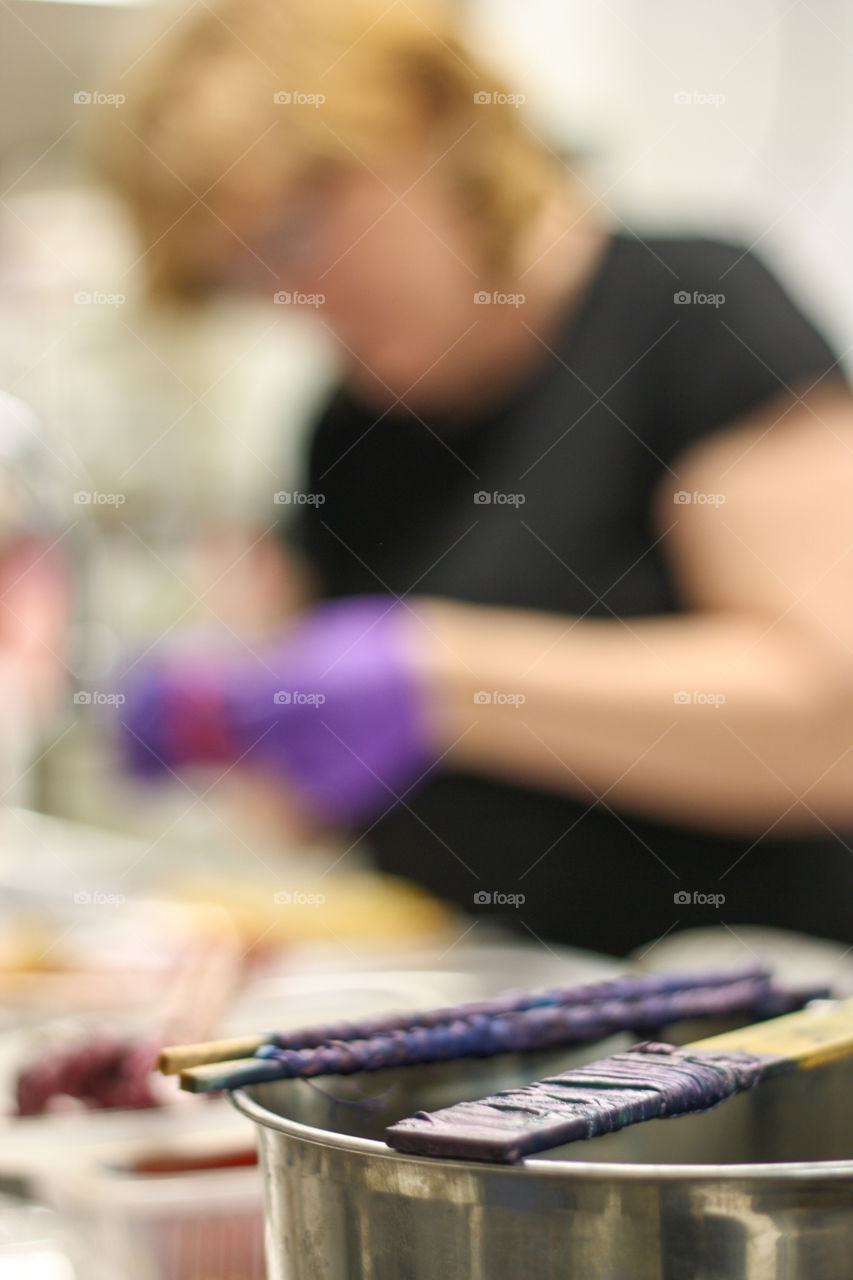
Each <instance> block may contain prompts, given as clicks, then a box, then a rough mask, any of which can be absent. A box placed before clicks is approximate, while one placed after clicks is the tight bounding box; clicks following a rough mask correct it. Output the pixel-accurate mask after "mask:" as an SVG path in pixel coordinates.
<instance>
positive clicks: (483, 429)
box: [283, 235, 853, 954]
mask: <svg viewBox="0 0 853 1280" xmlns="http://www.w3.org/2000/svg"><path fill="white" fill-rule="evenodd" d="M549 346H550V347H551V354H549V353H548V352H546V351H544V350H543V358H542V362H541V364H540V365H539V367H537V368H536V369H535V370H534V371H533V372H532V373H531V374H530V376H529V377H528V379H527V381H526V382H525V384H524V386H523V387H522V388H521V389H520V390H518V391H517V392H516V393H514V394H513V395H512V397H511V398H509V399H508V400H507V402H506V403H505V404H504V405H503V406H502V408H501V409H500V411H499V412H492V413H489V414H488V415H487V416H483V417H481V418H479V419H478V420H476V421H470V422H468V423H466V424H464V425H463V426H460V425H459V424H454V425H453V426H452V427H450V426H449V425H448V424H447V423H444V424H442V423H441V422H440V421H439V420H438V419H435V418H431V419H430V420H429V421H427V420H426V419H424V418H423V417H422V416H420V417H419V416H416V415H414V414H412V413H409V412H408V411H406V410H404V409H402V408H401V407H400V406H398V407H397V408H396V410H394V411H393V412H390V413H386V414H384V415H380V414H376V413H373V412H371V411H369V410H367V409H365V408H364V407H363V406H361V405H359V404H357V403H355V402H354V401H353V400H352V399H351V398H350V396H349V395H348V394H347V393H346V391H345V390H339V391H338V392H336V393H335V395H334V396H333V397H332V399H331V401H330V402H329V404H328V406H327V408H326V410H325V412H324V413H323V415H322V417H321V419H320V421H319V423H318V425H317V427H316V429H315V431H314V432H313V435H312V438H311V444H310V461H309V468H308V472H309V474H308V476H307V478H306V488H307V489H308V490H309V491H310V492H312V493H321V494H323V495H324V497H325V501H324V503H323V504H322V505H320V506H308V505H305V506H302V507H300V508H299V511H298V514H297V517H296V519H295V521H294V523H293V524H292V525H290V526H289V527H287V528H286V529H284V530H283V533H284V536H285V537H286V538H287V539H288V540H289V541H291V542H292V543H295V545H297V546H298V547H299V548H300V549H301V550H302V551H303V552H304V554H305V555H306V556H307V557H308V558H309V560H310V561H311V563H312V564H313V566H314V568H315V570H316V571H317V573H318V575H319V578H320V581H321V582H322V584H323V589H324V592H325V594H327V595H328V596H340V595H348V594H358V593H376V592H379V593H383V592H389V593H390V592H393V593H395V594H397V595H403V594H406V593H409V592H414V593H416V594H429V595H439V596H446V597H451V598H455V599H460V600H467V601H472V602H475V603H480V604H486V605H488V604H493V605H501V606H517V607H519V608H530V609H539V610H547V611H551V612H554V613H557V614H569V615H573V616H578V615H586V616H588V617H591V618H620V617H630V616H632V615H633V616H643V615H650V614H658V615H660V614H667V613H672V612H677V611H679V610H681V609H682V608H683V607H684V606H683V605H682V603H681V602H680V600H679V598H678V591H677V587H676V585H675V583H674V581H673V577H672V574H671V571H670V569H669V566H668V564H667V560H666V558H665V554H664V550H663V548H662V546H661V545H660V544H659V543H656V541H655V540H656V537H657V532H656V530H655V529H654V528H653V527H652V521H651V516H650V501H651V497H652V493H653V490H654V489H655V487H656V485H657V484H658V482H659V481H660V479H661V477H662V475H663V473H664V471H665V469H666V468H667V467H670V468H673V464H675V463H676V462H677V459H678V457H679V455H680V454H682V453H683V451H684V450H685V449H686V448H687V447H688V446H690V445H691V444H692V443H694V442H695V441H697V440H699V439H701V438H702V437H704V436H707V435H709V434H710V433H712V432H714V431H715V430H716V429H718V428H721V427H723V426H725V425H727V424H729V423H731V422H733V421H735V420H736V419H737V418H739V417H741V416H742V415H744V414H746V413H748V412H749V411H750V410H753V409H756V408H758V407H759V406H760V405H762V404H763V403H766V402H767V401H768V400H770V399H771V398H773V397H775V396H776V395H778V394H779V393H782V392H784V391H785V390H786V389H789V388H792V389H794V390H796V391H798V392H802V390H803V389H804V388H805V387H808V386H810V385H811V384H813V383H817V382H818V381H819V380H820V379H825V380H826V381H829V380H830V379H832V378H835V377H840V374H839V373H838V371H837V367H836V364H837V362H836V357H835V355H834V353H833V352H832V351H831V350H830V348H829V346H828V345H827V343H826V342H825V341H824V340H823V338H822V337H821V336H820V335H819V333H818V332H817V331H816V330H815V328H814V327H813V326H812V325H811V324H810V323H809V321H808V320H806V319H805V318H804V316H803V315H802V314H801V313H800V311H799V310H798V309H797V308H796V307H795V306H794V304H793V303H792V302H791V300H790V299H789V297H788V296H787V295H786V293H785V292H784V291H783V289H782V288H781V287H780V285H779V284H778V283H777V281H776V280H775V279H774V278H773V276H772V275H771V274H770V273H769V272H768V271H767V269H766V268H765V267H764V266H763V265H762V264H761V263H760V261H759V260H758V259H757V258H756V257H755V256H754V255H753V254H752V253H750V252H746V251H744V250H742V249H740V248H737V247H734V246H732V245H729V244H724V243H720V242H716V241H709V240H700V239H664V238H650V239H646V240H639V239H635V238H632V237H630V236H626V235H614V236H613V237H612V238H611V240H610V242H609V245H608V248H607V250H606V253H605V255H604V257H603V259H602V261H601V262H600V264H599V266H598V267H597V269H596V272H595V275H594V278H593V279H592V281H591V283H590V284H589V285H588V286H587V288H586V290H585V293H584V297H583V299H582V302H581V304H580V306H579V307H575V308H574V309H573V310H572V311H571V312H569V311H568V310H567V312H566V314H565V316H564V318H563V322H562V323H561V324H560V325H559V326H558V332H557V333H556V334H552V335H551V338H550V340H549ZM674 470H676V471H677V465H676V466H675V467H674ZM674 487H675V488H678V485H677V483H675V484H674ZM483 495H486V497H487V499H489V500H483ZM519 495H520V496H519ZM522 499H523V501H522ZM407 806H408V807H404V806H400V805H398V806H396V808H395V809H394V810H393V811H392V812H391V813H390V814H388V816H387V817H385V818H384V819H383V820H382V821H381V822H380V823H379V824H378V825H377V826H375V827H374V828H373V829H372V830H371V831H370V832H369V834H368V836H367V839H368V841H369V845H370V847H371V849H372V850H373V853H374V856H375V858H376V860H377V862H378V863H379V865H380V866H381V867H383V868H384V869H386V870H389V871H394V872H397V873H400V874H404V875H407V876H410V877H412V878H414V879H416V880H419V881H421V882H422V883H423V884H425V885H427V886H429V887H430V888H432V889H433V890H435V891H436V892H437V893H439V894H441V895H442V896H444V897H447V898H449V899H452V900H455V901H457V902H459V903H460V904H461V905H462V906H463V907H464V908H465V909H467V910H469V911H474V912H483V913H491V914H498V913H499V914H501V915H502V916H503V917H504V918H505V919H509V920H512V921H515V922H516V923H517V924H518V926H519V928H521V929H522V930H530V931H532V933H534V934H535V935H537V936H539V937H541V938H543V939H553V940H557V941H560V942H564V943H568V944H575V945H579V946H584V947H591V948H595V949H598V950H603V951H611V952H614V953H617V954H618V953H624V952H625V951H627V950H628V949H630V948H633V947H635V946H637V945H640V944H642V943H644V942H647V941H650V940H651V939H653V938H655V937H657V936H659V935H661V934H663V933H665V932H667V931H669V930H673V929H677V928H683V927H690V926H695V925H699V924H706V923H717V922H720V921H725V923H726V924H728V925H730V926H733V927H736V925H737V923H738V922H740V923H764V924H772V925H778V926H783V927H790V928H796V929H802V930H804V931H807V932H811V933H814V934H818V935H823V936H827V937H836V938H839V939H842V940H844V941H845V942H853V839H851V837H850V835H849V833H847V834H845V835H844V838H842V836H839V837H838V838H834V837H833V836H832V835H830V833H829V832H826V833H821V834H819V835H816V836H814V837H810V838H796V839H793V838H792V839H770V838H765V839H761V840H757V841H756V840H754V839H752V838H746V837H732V838H725V837H720V836H717V835H711V834H707V833H704V832H702V831H701V830H699V829H697V830H689V829H687V828H685V827H679V826H676V825H671V824H668V823H665V822H652V821H648V820H646V819H640V818H638V817H636V816H635V815H633V814H631V813H628V812H619V811H615V809H614V807H613V806H610V805H608V804H593V805H591V806H590V805H589V804H588V803H584V802H581V801H577V800H573V799H570V798H567V797H565V796H559V795H555V794H550V793H547V792H545V791H538V790H535V789H532V788H530V787H527V786H512V785H509V784H507V783H506V782H498V781H492V780H489V779H486V778H483V777H479V776H472V775H466V774H462V773H451V772H445V773H444V774H442V775H440V776H439V777H437V778H436V779H435V780H433V781H431V782H429V783H428V784H427V785H425V786H424V787H423V789H422V790H421V791H420V792H419V793H417V794H411V795H410V796H409V797H407ZM848 846H849V847H848ZM531 867H532V868H533V869H532V870H529V868H531ZM469 868H470V869H472V870H473V871H474V872H476V873H477V875H478V876H479V877H480V878H479V879H476V878H475V877H474V875H472V872H471V870H469ZM525 873H526V874H525ZM676 877H677V878H676ZM694 892H695V893H697V894H700V895H719V894H723V895H725V901H724V903H722V904H720V905H709V903H708V902H707V901H705V902H704V903H703V902H701V901H693V900H692V896H693V894H694ZM477 893H480V895H481V898H480V901H479V902H477V901H476V900H475V895H476V894H477ZM483 893H490V894H491V895H492V901H491V902H489V903H484V902H483V900H482V894H483ZM679 893H681V894H682V895H683V894H684V893H688V894H689V895H690V896H691V901H690V902H689V903H685V902H684V900H683V897H682V899H681V900H679V899H678V898H677V897H676V895H677V894H679ZM512 894H524V898H525V901H524V904H523V906H508V905H507V904H506V900H505V899H504V900H503V901H502V900H500V899H499V898H498V895H512Z"/></svg>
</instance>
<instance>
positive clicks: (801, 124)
mask: <svg viewBox="0 0 853 1280" xmlns="http://www.w3.org/2000/svg"><path fill="white" fill-rule="evenodd" d="M467 7H468V10H469V13H470V18H471V25H472V28H473V30H474V31H475V32H477V33H479V34H480V37H481V38H482V39H483V40H484V43H485V45H486V46H487V47H489V48H492V49H493V50H494V51H495V55H496V56H497V57H498V58H499V59H500V61H501V65H502V67H503V68H505V69H507V70H509V71H510V74H512V75H514V77H515V78H516V79H517V80H518V82H519V83H520V86H521V88H522V91H523V92H525V93H526V94H527V96H528V105H529V107H530V108H531V110H532V111H533V112H534V113H536V114H537V116H538V117H540V118H541V119H542V120H543V121H545V122H547V123H548V124H549V125H550V127H551V129H552V131H553V132H555V133H557V134H558V135H560V136H562V137H563V138H564V139H565V141H566V142H567V143H568V144H570V145H571V144H575V145H577V146H579V147H580V148H582V149H590V150H591V151H592V153H593V164H592V172H593V173H594V181H595V187H596V190H597V192H599V193H606V194H605V195H604V198H603V201H602V203H603V205H604V206H605V207H606V208H609V209H610V210H611V211H612V215H613V216H614V217H615V218H616V219H617V221H618V220H620V219H623V220H625V221H626V222H628V223H629V224H631V225H634V226H637V227H649V226H663V227H666V226H680V227H684V226H688V227H696V228H699V229H704V228H710V229H712V230H713V229H716V230H718V231H722V232H724V233H726V234H729V235H735V236H738V237H739V238H741V239H745V240H746V242H747V243H750V244H751V243H752V242H753V241H755V242H757V246H758V248H759V249H760V251H762V252H763V253H764V254H765V255H766V256H768V257H769V258H770V259H771V260H772V261H773V262H774V264H776V265H777V267H778V268H779V269H780V270H781V272H782V273H783V274H784V275H785V277H786V278H787V279H788V280H789V281H791V282H793V283H794V284H795V286H796V287H797V289H798V291H799V293H800V295H801V296H803V297H805V298H807V299H808V300H809V302H810V303H811V305H812V307H813V310H814V311H815V312H816V313H817V314H818V315H819V317H820V318H821V320H822V321H823V322H824V324H825V325H826V326H827V327H828V329H829V330H830V333H831V336H832V337H833V338H834V339H835V341H836V343H837V344H839V345H840V346H841V347H842V349H845V350H846V348H847V346H848V345H850V344H851V343H853V4H851V3H850V0H809V3H805V0H793V3H791V0H749V2H748V3H747V2H746V0H605V2H604V3H598V2H596V3H589V0H524V3H523V4H520V3H518V0H468V6H467ZM679 92H687V93H688V94H690V95H691V97H692V96H693V95H694V93H695V94H696V95H700V100H698V101H696V102H695V103H691V105H682V104H679V103H677V102H676V101H675V100H674V98H675V95H676V94H677V93H679ZM701 95H707V96H710V97H712V98H715V99H716V100H717V104H716V105H714V104H712V102H710V101H706V100H702V98H701ZM720 99H722V100H720Z"/></svg>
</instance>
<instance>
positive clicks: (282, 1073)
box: [203, 977, 825, 1090]
mask: <svg viewBox="0 0 853 1280" xmlns="http://www.w3.org/2000/svg"><path fill="white" fill-rule="evenodd" d="M824 993H825V988H823V987H821V988H812V989H810V990H800V991H785V990H783V989H781V988H773V989H768V984H767V982H766V980H765V979H764V978H754V977H753V978H746V979H744V980H742V981H740V982H734V983H730V984H728V985H725V986H721V987H700V988H693V989H689V990H684V991H670V992H654V993H653V994H650V995H646V996H643V997H642V998H640V999H628V1000H626V999H624V998H622V999H617V998H614V999H608V1000H602V1001H594V1002H592V1003H589V1004H584V1005H569V1006H564V1005H546V1006H540V1007H536V1008H532V1009H522V1010H516V1011H513V1012H509V1013H504V1014H499V1015H494V1014H489V1013H480V1014H474V1015H471V1016H469V1017H466V1018H456V1019H455V1020H453V1021H451V1022H440V1023H437V1024H436V1025H434V1026H422V1025H421V1026H415V1025H412V1026H408V1027H406V1028H405V1029H399V1030H392V1031H388V1032H387V1033H383V1034H376V1035H372V1036H370V1037H367V1038H365V1039H362V1040H329V1041H327V1042H326V1043H324V1044H321V1045H318V1046H315V1047H311V1048H305V1047H303V1048H299V1049H284V1048H280V1047H279V1046H277V1045H274V1044H266V1045H263V1046H262V1047H261V1048H260V1049H258V1051H257V1053H256V1055H255V1058H254V1059H251V1060H246V1061H243V1062H240V1064H239V1065H238V1064H236V1063H234V1062H223V1063H221V1064H220V1066H221V1070H220V1071H218V1072H211V1073H210V1074H209V1075H208V1076H207V1078H206V1080H205V1083H204V1085H203V1088H204V1089H207V1090H213V1089H234V1088H238V1087H240V1086H242V1085H246V1084H258V1083H261V1082H264V1081H269V1080H286V1079H294V1078H296V1077H303V1078H307V1077H311V1076H320V1075H350V1074H353V1073H354V1072H357V1071H379V1070H381V1069H383V1068H386V1067H401V1066H410V1065H412V1064H414V1063H421V1062H441V1061H446V1060H448V1059H453V1058H462V1057H490V1056H492V1055H494V1054H498V1053H511V1052H525V1051H529V1050H534V1049H547V1048H552V1047H554V1046H556V1045H566V1044H578V1043H584V1042H588V1041H591V1040H599V1039H601V1038H602V1037H604V1036H606V1035H610V1034H612V1033H614V1032H616V1031H624V1030H631V1031H653V1030H657V1029H658V1028H660V1027H663V1026H666V1025H667V1024H668V1023H673V1022H679V1021H681V1020H683V1019H686V1018H698V1017H722V1016H726V1015H729V1014H734V1013H742V1014H747V1015H752V1016H753V1017H762V1016H763V1017H767V1016H770V1014H777V1013H782V1012H788V1011H790V1010H792V1009H797V1008H801V1007H802V1005H803V1004H805V1003H806V1002H807V1001H808V1000H810V999H813V998H814V997H815V996H816V995H817V994H824Z"/></svg>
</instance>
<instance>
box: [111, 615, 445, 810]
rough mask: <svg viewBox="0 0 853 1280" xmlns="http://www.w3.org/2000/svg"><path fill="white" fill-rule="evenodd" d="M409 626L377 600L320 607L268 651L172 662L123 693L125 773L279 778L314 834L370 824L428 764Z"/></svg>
mask: <svg viewBox="0 0 853 1280" xmlns="http://www.w3.org/2000/svg"><path fill="white" fill-rule="evenodd" d="M419 643H420V642H419V641H418V640H417V638H416V635H415V628H414V626H413V620H412V615H411V614H410V613H409V611H408V610H407V609H406V607H405V606H404V605H401V604H398V603H397V602H395V601H394V600H393V599H390V598H385V597H355V598H350V599H343V600H337V601H334V602H332V603H328V604H324V605H320V606H319V607H317V608H315V609H314V610H312V611H311V612H310V613H309V614H307V615H306V616H305V617H303V618H302V619H301V620H300V621H299V622H298V623H297V624H296V625H295V626H293V627H292V628H290V629H289V630H288V631H287V632H286V633H285V634H283V635H282V636H281V637H280V638H279V640H278V641H277V642H276V643H274V644H268V645H265V647H264V648H263V649H260V648H259V649H258V650H257V652H255V653H252V652H250V651H249V650H248V649H247V650H246V651H245V652H244V653H242V654H238V655H233V654H229V655H228V656H227V657H224V656H221V655H216V654H215V653H212V652H209V651H208V652H192V653H178V652H173V653H171V654H170V655H168V656H166V657H162V658H160V659H157V660H155V661H152V662H149V663H147V664H146V665H145V666H142V665H141V664H140V667H139V668H138V669H137V671H136V672H135V673H134V674H133V676H132V677H131V678H130V679H129V680H128V681H127V683H126V686H125V690H124V692H125V697H126V703H125V704H124V705H123V707H122V724H123V726H124V729H125V735H126V737H125V740H126V743H127V746H128V748H129V752H130V759H131V764H132V765H133V766H134V767H135V768H136V769H137V770H138V771H141V772H144V773H147V774H149V775H155V774H158V773H159V774H162V773H163V772H164V771H167V770H172V771H175V770H179V769H180V768H181V767H183V766H185V765H188V764H193V763H196V764H197V763H207V764H211V765H213V764H217V765H224V766H232V765H234V764H237V763H240V764H246V765H249V766H251V767H252V768H253V769H259V770H261V771H263V772H267V773H272V774H274V775H276V776H278V777H280V778H281V779H282V781H283V783H285V784H286V786H287V788H288V790H289V791H290V792H292V793H293V794H294V795H295V796H296V797H297V798H298V800H299V801H300V802H301V803H302V804H303V805H304V807H305V809H306V810H307V811H308V812H310V813H313V814H314V815H316V817H317V818H318V819H320V820H321V821H322V822H323V823H329V824H332V825H341V824H345V823H347V822H349V821H353V820H357V819H362V818H372V817H374V816H376V815H378V814H380V813H381V812H382V811H383V810H385V809H387V808H390V807H391V805H393V804H394V803H395V801H396V800H397V798H398V796H399V795H400V793H402V792H405V791H406V790H407V789H408V788H410V787H412V786H413V785H414V784H415V783H416V782H417V781H418V780H419V778H420V777H421V776H422V775H423V774H424V773H425V772H426V771H427V770H428V768H429V766H430V764H431V763H432V762H433V760H434V759H435V756H436V754H437V751H436V745H435V741H434V734H433V732H432V730H431V721H430V716H429V713H428V710H427V693H426V690H425V688H424V686H423V682H422V680H421V678H419V676H418V667H419V662H418V656H417V655H418V648H419Z"/></svg>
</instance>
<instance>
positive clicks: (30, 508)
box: [0, 391, 72, 807]
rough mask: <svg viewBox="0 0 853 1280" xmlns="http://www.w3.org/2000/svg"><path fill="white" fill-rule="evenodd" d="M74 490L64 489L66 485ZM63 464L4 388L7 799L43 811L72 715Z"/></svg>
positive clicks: (0, 501)
mask: <svg viewBox="0 0 853 1280" xmlns="http://www.w3.org/2000/svg"><path fill="white" fill-rule="evenodd" d="M65 487H67V486H65ZM67 529H68V522H67V517H66V516H65V514H64V511H63V485H62V481H61V476H60V465H59V459H58V457H57V456H56V454H55V453H54V452H53V451H52V449H51V447H50V446H49V445H48V444H47V441H46V438H45V433H44V430H43V428H42V426H41V423H40V421H39V419H38V417H37V416H36V415H35V414H34V413H33V411H32V410H31V409H30V408H29V406H27V405H26V404H24V403H23V402H22V401H20V400H17V399H15V398H14V397H13V396H10V395H8V394H6V393H5V392H2V391H0V803H2V804H3V805H9V804H17V805H28V806H31V807H38V792H39V780H40V774H39V765H40V761H41V759H42V758H43V756H44V754H45V752H46V751H47V750H48V749H49V747H50V742H51V734H52V732H53V731H55V729H56V726H57V725H58V723H59V718H60V715H61V714H63V713H64V712H65V711H66V710H67V707H66V703H67V701H68V687H69V678H70V676H71V672H70V668H69V657H68V626H69V615H70V608H71V578H72V574H71V561H70V555H69V553H68V551H67V549H66V548H65V546H64V545H63V544H64V539H65V534H66V532H67Z"/></svg>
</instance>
